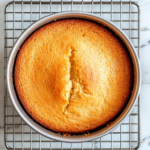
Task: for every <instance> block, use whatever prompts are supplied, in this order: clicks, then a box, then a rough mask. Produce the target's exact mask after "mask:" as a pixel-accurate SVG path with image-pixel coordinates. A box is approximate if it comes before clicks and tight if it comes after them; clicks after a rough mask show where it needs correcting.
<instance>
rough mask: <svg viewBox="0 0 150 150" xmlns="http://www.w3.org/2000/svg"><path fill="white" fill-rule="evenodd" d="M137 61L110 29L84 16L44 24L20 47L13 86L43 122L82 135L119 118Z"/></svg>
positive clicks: (30, 109) (22, 100) (126, 100)
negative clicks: (135, 61) (133, 61)
mask: <svg viewBox="0 0 150 150" xmlns="http://www.w3.org/2000/svg"><path fill="white" fill-rule="evenodd" d="M133 78H134V75H133V64H132V60H131V57H130V55H129V53H128V50H127V48H126V47H125V45H124V44H123V42H122V41H121V40H120V39H119V38H118V37H117V36H116V35H115V34H114V33H113V32H112V31H110V30H109V29H108V28H107V27H105V26H102V25H100V24H98V23H95V22H92V21H88V20H82V19H63V20H58V21H55V22H52V23H49V24H47V25H44V26H42V27H41V28H39V29H38V30H36V31H35V32H34V33H33V34H32V35H31V36H30V37H28V39H27V40H26V41H25V42H24V43H23V45H22V46H21V48H20V50H19V52H18V55H17V58H16V61H15V68H14V84H15V89H16V92H17V95H18V98H19V100H20V102H21V103H22V105H23V107H24V108H25V110H26V111H27V113H28V114H29V115H30V116H31V117H32V118H33V119H34V120H35V121H36V122H38V123H39V124H41V125H42V126H44V127H46V128H48V129H50V130H53V131H56V132H63V133H65V132H67V133H81V132H85V131H89V130H93V129H96V128H98V127H101V126H103V125H105V124H107V123H109V122H110V121H112V120H113V119H115V118H116V117H117V116H118V115H119V114H120V113H121V112H122V111H123V109H124V107H125V106H126V104H127V102H128V100H129V98H130V95H131V92H132V88H133Z"/></svg>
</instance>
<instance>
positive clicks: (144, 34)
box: [0, 0, 150, 150]
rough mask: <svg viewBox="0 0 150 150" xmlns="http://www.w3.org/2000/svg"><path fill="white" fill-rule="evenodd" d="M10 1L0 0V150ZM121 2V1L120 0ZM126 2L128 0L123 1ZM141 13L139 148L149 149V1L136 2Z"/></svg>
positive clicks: (2, 132)
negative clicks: (5, 29) (5, 27)
mask: <svg viewBox="0 0 150 150" xmlns="http://www.w3.org/2000/svg"><path fill="white" fill-rule="evenodd" d="M9 1H10V0H0V33H1V36H0V150H5V149H6V148H5V146H4V69H3V68H4V8H5V5H6V4H7V3H8V2H9ZM122 1H123V0H122ZM125 1H128V0H125ZM138 3H139V5H140V11H141V36H140V39H141V58H140V61H141V70H142V85H141V146H140V148H139V150H148V149H150V0H140V1H138Z"/></svg>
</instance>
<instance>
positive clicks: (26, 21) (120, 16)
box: [4, 0, 140, 150]
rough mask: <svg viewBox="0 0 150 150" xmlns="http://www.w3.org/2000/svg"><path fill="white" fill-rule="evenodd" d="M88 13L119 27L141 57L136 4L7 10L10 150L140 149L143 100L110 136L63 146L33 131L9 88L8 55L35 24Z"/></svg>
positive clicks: (15, 5) (53, 4)
mask: <svg viewBox="0 0 150 150" xmlns="http://www.w3.org/2000/svg"><path fill="white" fill-rule="evenodd" d="M70 10H71V11H73V10H76V11H86V12H91V13H93V14H95V15H98V16H99V15H101V16H103V17H104V18H106V19H108V20H111V21H112V22H114V23H115V24H116V25H117V26H119V27H120V28H121V29H122V30H123V31H124V32H125V33H126V34H127V36H128V37H129V38H130V39H131V41H132V43H133V44H134V47H135V49H136V51H137V53H138V56H139V57H140V30H139V29H140V10H139V6H138V5H137V4H136V3H135V2H133V1H131V0H130V1H125V2H123V1H121V0H119V1H113V0H107V1H101V0H92V1H83V0H79V1H75V0H74V1H73V0H71V1H63V0H57V1H55V0H53V1H52V0H47V1H43V0H39V1H34V0H28V1H24V0H22V1H17V0H16V1H14V0H13V1H11V2H9V3H8V4H7V5H6V7H5V12H4V13H5V20H4V23H5V29H4V30H5V37H4V39H5V43H4V45H5V46H4V65H5V66H4V71H5V75H4V80H5V87H4V88H5V94H4V107H5V109H4V111H5V112H4V122H5V129H4V141H5V146H6V148H7V149H9V150H12V149H13V150H23V149H24V150H38V149H40V150H48V149H49V150H52V149H55V150H67V149H70V150H79V149H80V150H84V149H85V150H88V149H92V150H94V149H100V150H102V149H105V150H112V149H113V150H131V149H134V150H136V149H138V148H139V146H140V96H139V98H138V100H137V103H136V105H135V107H134V109H133V111H132V113H131V114H130V116H129V117H128V118H127V119H126V120H125V122H124V123H122V124H121V125H120V126H119V127H118V128H117V129H115V130H114V131H113V132H111V133H109V134H108V135H106V136H104V137H102V138H99V139H96V140H94V141H90V142H83V143H64V142H60V141H54V140H52V139H48V138H46V137H44V136H42V135H40V134H38V133H37V132H36V131H34V130H33V129H31V128H30V127H29V126H28V125H27V124H26V123H25V122H24V121H23V120H22V119H21V118H20V116H19V115H18V114H17V112H16V110H15V109H14V108H13V105H12V103H11V100H10V97H9V94H8V91H7V86H6V66H7V60H8V56H9V53H10V51H11V49H12V47H13V44H14V43H15V41H16V40H17V38H18V37H19V36H20V34H21V33H22V32H23V31H24V30H25V29H26V28H27V27H28V26H29V25H31V24H32V23H33V22H35V21H37V20H38V19H40V18H41V17H44V16H46V15H50V14H54V13H58V12H62V11H70Z"/></svg>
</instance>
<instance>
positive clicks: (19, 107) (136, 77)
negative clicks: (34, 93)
mask: <svg viewBox="0 0 150 150" xmlns="http://www.w3.org/2000/svg"><path fill="white" fill-rule="evenodd" d="M67 18H81V19H87V20H91V21H94V22H97V23H100V24H102V25H105V26H106V27H108V28H109V29H110V30H112V31H113V32H114V33H115V34H116V35H117V36H119V37H120V39H121V40H122V41H123V43H124V44H125V45H126V47H127V49H128V51H129V53H130V55H131V58H132V62H133V66H134V85H133V91H132V95H131V97H130V99H129V102H128V104H127V105H126V107H125V108H124V110H123V111H122V113H121V114H120V115H119V116H118V117H117V118H116V119H115V120H114V121H113V123H112V124H110V125H109V126H107V127H104V128H102V129H100V130H98V131H94V132H92V133H90V134H89V135H86V136H85V135H84V134H81V135H76V136H63V135H59V134H58V133H55V132H53V131H51V130H48V129H46V128H44V127H43V126H41V125H40V124H38V123H37V122H35V121H34V120H33V119H32V118H31V117H30V116H29V115H28V114H27V113H26V111H25V110H24V109H23V107H22V105H21V104H20V102H19V99H18V98H17V95H16V92H15V88H14V84H13V82H12V80H11V79H12V76H13V68H14V63H13V62H15V61H14V60H15V59H16V56H17V53H18V50H19V49H20V47H21V45H22V44H23V42H24V41H25V40H26V39H27V38H28V37H29V36H30V35H31V34H32V33H33V32H34V31H35V30H36V29H38V28H39V27H41V26H43V25H45V24H47V23H50V22H53V21H56V20H59V19H67ZM140 82H141V75H140V64H139V59H138V56H137V54H136V51H135V49H134V46H133V45H132V43H131V41H130V40H129V38H128V37H127V36H126V35H125V33H124V32H123V31H122V30H120V29H119V28H118V27H117V26H116V25H114V24H113V23H112V22H110V21H108V20H106V19H104V18H102V17H100V16H95V15H93V14H91V13H85V12H62V13H57V14H54V15H50V16H46V17H44V18H42V19H40V20H38V21H37V22H35V23H34V24H32V25H31V26H29V27H28V28H27V29H26V30H25V31H24V32H23V33H22V35H21V36H20V37H19V38H18V40H17V41H16V43H15V44H14V46H13V48H12V51H11V53H10V56H9V59H8V64H7V87H8V91H9V95H10V98H11V100H12V103H13V105H14V107H15V109H16V111H17V112H18V114H19V115H20V116H21V118H22V119H23V120H24V121H25V122H26V123H27V124H28V125H29V126H30V127H31V128H32V129H34V130H35V131H37V132H39V133H40V134H42V135H44V136H46V137H48V138H52V139H55V140H59V141H63V142H84V141H89V140H93V139H96V138H99V137H102V136H104V135H106V134H108V133H110V132H111V131H113V130H114V129H115V128H117V127H118V126H119V125H120V124H121V123H122V122H123V121H124V120H125V118H127V117H128V115H129V114H130V112H131V111H132V109H133V107H134V105H135V103H136V100H137V98H138V94H139V90H140Z"/></svg>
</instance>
